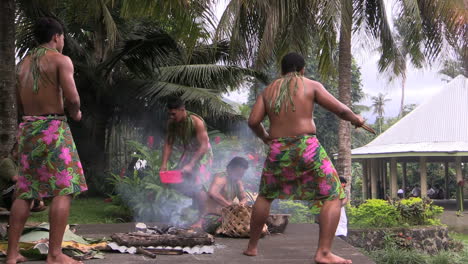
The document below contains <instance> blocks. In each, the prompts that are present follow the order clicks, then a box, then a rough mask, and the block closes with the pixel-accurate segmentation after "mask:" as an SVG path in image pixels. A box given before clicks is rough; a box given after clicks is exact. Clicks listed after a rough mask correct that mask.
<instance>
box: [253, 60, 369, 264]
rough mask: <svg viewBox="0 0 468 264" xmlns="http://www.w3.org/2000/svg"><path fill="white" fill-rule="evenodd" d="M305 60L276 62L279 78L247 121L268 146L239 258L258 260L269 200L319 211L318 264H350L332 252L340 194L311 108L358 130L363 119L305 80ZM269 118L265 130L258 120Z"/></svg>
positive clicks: (262, 96) (310, 81)
mask: <svg viewBox="0 0 468 264" xmlns="http://www.w3.org/2000/svg"><path fill="white" fill-rule="evenodd" d="M304 66H305V61H304V59H303V58H302V56H300V55H299V54H297V53H289V54H287V55H286V56H284V57H283V59H282V61H281V70H282V75H283V76H282V78H279V79H277V80H276V81H274V82H273V83H272V84H270V85H269V86H268V87H267V88H266V89H265V91H264V92H263V93H262V94H261V95H260V96H259V97H258V98H257V101H256V103H255V105H254V107H253V109H252V113H251V114H250V118H249V121H248V123H249V126H250V128H251V129H252V130H253V131H254V132H255V134H256V135H257V136H258V137H259V138H260V139H262V140H263V142H265V143H266V144H269V146H270V151H269V155H268V157H267V159H266V162H265V167H264V169H263V173H262V179H261V183H260V191H259V196H258V198H257V200H256V201H255V204H254V207H253V213H252V219H251V221H250V223H251V224H250V230H251V231H250V240H249V244H248V246H247V249H246V250H245V251H244V254H246V255H248V256H255V255H257V243H258V240H259V239H260V234H261V231H262V227H263V225H264V223H265V222H266V220H267V217H268V215H269V212H270V206H271V202H272V201H273V200H274V199H278V198H280V199H292V200H308V201H315V203H314V207H316V208H321V209H320V219H319V220H320V234H319V244H318V249H317V252H316V254H315V261H316V262H317V263H352V262H351V260H346V259H343V258H341V257H338V256H336V255H334V254H332V252H331V246H332V242H333V238H334V236H335V231H336V227H337V224H338V220H339V219H340V209H341V199H344V198H345V192H344V190H343V188H342V187H341V185H340V180H339V178H338V174H337V172H336V170H335V168H334V167H333V164H332V163H331V161H330V159H329V157H328V156H327V153H326V152H325V150H324V149H323V147H322V146H321V145H320V143H319V142H318V140H317V138H316V136H315V132H316V128H315V124H314V120H313V116H312V115H313V111H314V104H315V103H317V104H319V105H321V106H323V107H324V108H325V109H327V110H329V111H331V112H333V113H335V114H336V115H337V116H339V117H340V118H342V119H344V120H348V121H350V122H351V123H352V124H353V125H355V126H357V127H359V126H362V125H363V124H364V120H363V119H362V117H360V116H358V115H356V114H354V113H353V112H352V111H351V110H350V109H349V108H348V107H347V106H346V105H344V104H342V103H341V102H339V101H338V100H337V99H335V98H334V97H333V96H332V95H331V94H330V93H329V92H328V91H327V90H326V89H325V88H324V87H323V86H322V84H320V83H319V82H316V81H312V80H309V79H307V78H305V77H304ZM265 116H268V118H269V120H270V124H271V125H270V130H269V131H268V132H267V131H266V130H265V128H264V127H263V125H262V123H261V122H262V121H263V119H264V118H265Z"/></svg>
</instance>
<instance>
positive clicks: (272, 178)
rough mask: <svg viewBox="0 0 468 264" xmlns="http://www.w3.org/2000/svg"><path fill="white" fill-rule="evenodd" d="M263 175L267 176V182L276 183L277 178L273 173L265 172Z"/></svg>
mask: <svg viewBox="0 0 468 264" xmlns="http://www.w3.org/2000/svg"><path fill="white" fill-rule="evenodd" d="M263 176H265V180H266V183H267V184H274V183H276V178H275V176H274V175H273V173H263Z"/></svg>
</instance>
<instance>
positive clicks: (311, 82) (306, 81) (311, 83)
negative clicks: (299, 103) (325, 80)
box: [304, 77, 323, 89]
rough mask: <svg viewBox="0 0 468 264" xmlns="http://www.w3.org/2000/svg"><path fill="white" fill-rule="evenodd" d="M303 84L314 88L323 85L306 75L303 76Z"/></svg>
mask: <svg viewBox="0 0 468 264" xmlns="http://www.w3.org/2000/svg"><path fill="white" fill-rule="evenodd" d="M304 84H305V85H307V86H308V87H311V88H314V89H316V88H321V87H323V85H322V84H321V83H320V82H318V81H314V80H311V79H309V78H306V77H304Z"/></svg>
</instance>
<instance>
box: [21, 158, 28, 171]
mask: <svg viewBox="0 0 468 264" xmlns="http://www.w3.org/2000/svg"><path fill="white" fill-rule="evenodd" d="M21 166H22V167H23V170H27V169H29V162H28V155H26V154H21Z"/></svg>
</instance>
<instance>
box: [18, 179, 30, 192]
mask: <svg viewBox="0 0 468 264" xmlns="http://www.w3.org/2000/svg"><path fill="white" fill-rule="evenodd" d="M29 186H31V182H30V181H28V179H26V177H24V176H20V177H18V189H20V190H22V191H28V190H29Z"/></svg>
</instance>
